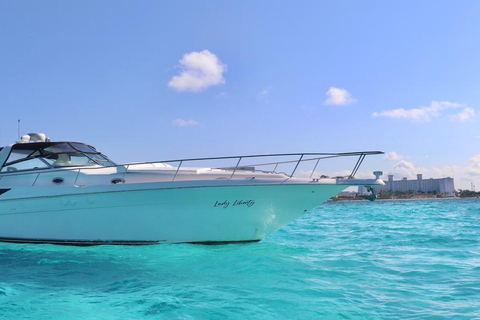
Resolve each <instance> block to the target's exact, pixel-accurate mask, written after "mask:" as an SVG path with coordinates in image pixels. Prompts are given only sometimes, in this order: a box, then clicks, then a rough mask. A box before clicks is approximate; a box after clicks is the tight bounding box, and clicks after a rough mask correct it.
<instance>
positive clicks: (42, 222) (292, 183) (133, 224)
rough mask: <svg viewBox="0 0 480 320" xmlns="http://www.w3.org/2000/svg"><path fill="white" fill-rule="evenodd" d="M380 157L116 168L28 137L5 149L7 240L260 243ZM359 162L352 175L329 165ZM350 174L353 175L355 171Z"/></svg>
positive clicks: (0, 188)
mask: <svg viewBox="0 0 480 320" xmlns="http://www.w3.org/2000/svg"><path fill="white" fill-rule="evenodd" d="M379 154H383V152H380V151H365V152H348V153H298V154H275V155H272V154H267V155H248V156H232V157H216V158H197V159H177V160H167V161H159V162H143V163H130V164H121V165H119V164H116V163H115V162H113V161H112V160H110V159H109V158H108V157H107V156H106V155H104V154H103V153H101V152H99V151H97V150H96V149H95V148H94V147H92V146H90V145H88V144H84V143H79V142H68V141H58V142H54V141H50V139H48V138H47V137H46V136H45V134H39V133H34V134H28V135H25V136H23V137H22V139H21V141H19V142H17V143H15V144H13V145H9V146H6V147H3V148H1V149H0V241H2V242H15V243H51V244H64V245H99V244H120V245H140V244H157V243H203V244H214V243H231V242H250V241H260V240H262V239H265V238H266V237H267V236H269V235H271V234H272V233H274V232H275V231H277V230H278V229H280V228H282V227H284V226H285V225H287V224H289V223H291V222H292V221H294V220H295V219H297V218H299V217H301V216H302V215H304V214H305V213H306V212H307V211H309V210H311V209H313V208H315V207H317V206H318V205H320V204H321V203H323V202H325V201H327V200H328V199H330V198H332V197H333V196H335V195H337V194H338V193H339V192H341V191H342V190H344V189H346V188H348V187H350V186H366V187H367V188H370V189H373V188H372V187H374V186H381V185H384V182H383V181H382V180H381V179H380V175H381V174H382V173H381V172H379V171H376V172H374V174H375V177H374V178H373V177H372V179H356V178H355V174H356V173H357V171H358V169H359V167H360V165H361V164H362V162H363V160H364V158H365V157H366V156H370V155H379ZM343 158H349V159H352V164H353V163H355V165H354V167H353V170H352V171H351V173H350V174H349V175H347V176H341V177H340V176H337V177H328V176H326V175H325V174H321V172H320V171H319V168H320V167H323V163H324V162H326V161H334V162H335V161H337V160H338V159H343ZM349 172H350V171H349Z"/></svg>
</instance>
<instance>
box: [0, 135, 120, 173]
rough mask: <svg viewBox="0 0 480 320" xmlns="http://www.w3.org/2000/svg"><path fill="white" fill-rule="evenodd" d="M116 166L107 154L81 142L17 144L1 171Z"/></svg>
mask: <svg viewBox="0 0 480 320" xmlns="http://www.w3.org/2000/svg"><path fill="white" fill-rule="evenodd" d="M96 165H97V166H103V167H111V166H115V163H113V162H112V161H111V160H110V159H108V158H107V157H106V156H105V155H103V154H101V153H99V152H98V151H96V150H95V149H94V148H93V147H90V146H87V145H84V144H81V143H68V142H61V143H49V144H37V143H34V144H23V145H15V146H13V148H12V151H11V152H10V155H9V157H8V159H7V161H6V162H5V164H4V166H3V167H2V170H1V172H13V171H20V170H21V171H23V170H37V169H48V168H61V167H80V166H96Z"/></svg>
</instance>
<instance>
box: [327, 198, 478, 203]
mask: <svg viewBox="0 0 480 320" xmlns="http://www.w3.org/2000/svg"><path fill="white" fill-rule="evenodd" d="M427 200H428V201H430V200H440V201H444V200H480V197H463V198H460V197H448V198H436V197H431V198H401V199H376V200H375V202H388V201H427ZM362 201H367V202H369V201H368V200H366V199H336V200H332V199H329V200H327V201H326V202H329V203H335V202H362Z"/></svg>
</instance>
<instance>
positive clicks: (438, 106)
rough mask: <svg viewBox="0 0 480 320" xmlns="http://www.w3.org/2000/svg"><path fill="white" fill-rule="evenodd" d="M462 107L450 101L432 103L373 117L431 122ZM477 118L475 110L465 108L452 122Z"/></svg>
mask: <svg viewBox="0 0 480 320" xmlns="http://www.w3.org/2000/svg"><path fill="white" fill-rule="evenodd" d="M461 107H462V105H460V104H458V103H454V102H449V101H432V103H431V104H430V106H428V107H420V108H412V109H404V108H399V109H393V110H385V111H380V112H374V113H372V117H374V118H377V117H386V118H393V119H409V120H412V121H417V122H423V121H430V120H431V118H433V117H439V116H441V115H442V114H443V113H448V112H451V111H453V110H455V109H458V108H461ZM473 116H475V110H474V109H472V108H469V107H465V108H464V109H463V111H462V112H460V113H458V114H455V115H451V116H450V120H451V121H466V120H469V119H471V118H472V117H473Z"/></svg>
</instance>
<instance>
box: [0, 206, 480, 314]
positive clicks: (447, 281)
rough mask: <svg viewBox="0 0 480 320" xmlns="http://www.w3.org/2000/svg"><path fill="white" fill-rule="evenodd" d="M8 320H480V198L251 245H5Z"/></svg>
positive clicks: (375, 215)
mask: <svg viewBox="0 0 480 320" xmlns="http://www.w3.org/2000/svg"><path fill="white" fill-rule="evenodd" d="M0 319H276V320H278V319H480V199H477V200H422V201H385V202H381V201H378V202H375V203H369V202H348V203H347V202H342V203H326V204H324V205H322V206H321V207H319V208H317V209H315V210H314V211H312V212H309V213H307V214H306V215H305V216H304V217H303V218H302V219H299V220H297V221H296V222H294V223H293V224H291V225H289V226H287V227H286V228H284V229H282V230H280V231H279V232H277V233H276V234H274V235H273V236H271V237H270V238H268V239H267V240H265V241H262V242H259V243H251V244H231V245H218V246H204V245H183V244H182V245H154V246H137V247H132V246H96V247H65V246H54V245H22V244H0Z"/></svg>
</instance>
